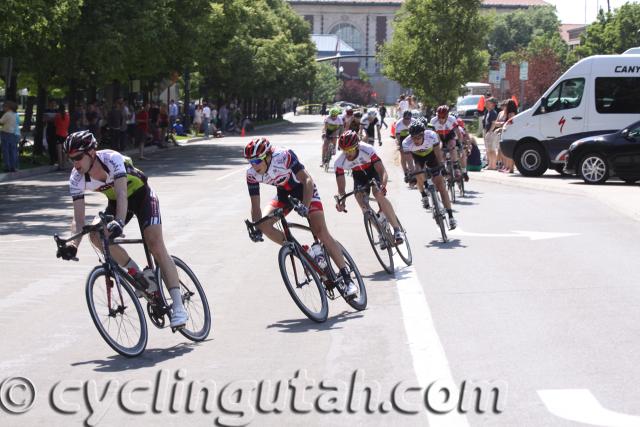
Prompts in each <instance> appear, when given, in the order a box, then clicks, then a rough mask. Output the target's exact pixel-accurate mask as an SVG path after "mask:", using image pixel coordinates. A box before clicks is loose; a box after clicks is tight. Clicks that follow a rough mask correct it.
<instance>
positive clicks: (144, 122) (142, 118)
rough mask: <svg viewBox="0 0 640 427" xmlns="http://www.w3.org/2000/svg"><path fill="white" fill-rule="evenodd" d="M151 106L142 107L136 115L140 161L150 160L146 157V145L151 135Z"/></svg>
mask: <svg viewBox="0 0 640 427" xmlns="http://www.w3.org/2000/svg"><path fill="white" fill-rule="evenodd" d="M148 110H149V104H147V105H145V106H140V108H139V109H138V112H137V113H136V115H135V119H136V143H137V144H138V159H140V160H148V159H147V158H146V157H145V156H144V145H145V144H146V143H147V137H148V135H149V111H148Z"/></svg>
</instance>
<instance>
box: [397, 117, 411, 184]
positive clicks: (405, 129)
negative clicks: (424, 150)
mask: <svg viewBox="0 0 640 427" xmlns="http://www.w3.org/2000/svg"><path fill="white" fill-rule="evenodd" d="M410 125H411V111H409V110H406V111H405V112H404V113H402V118H401V119H399V120H398V121H397V122H396V143H397V145H398V151H399V152H400V164H401V165H402V172H404V182H407V183H409V182H411V181H412V179H411V178H409V173H410V172H411V171H413V157H411V153H405V152H404V150H403V149H402V142H403V141H404V139H405V138H406V137H407V136H409V126H410Z"/></svg>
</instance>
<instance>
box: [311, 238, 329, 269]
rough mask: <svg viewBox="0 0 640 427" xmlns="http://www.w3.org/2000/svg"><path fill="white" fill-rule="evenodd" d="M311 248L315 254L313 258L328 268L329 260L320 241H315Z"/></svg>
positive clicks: (322, 266) (321, 266)
mask: <svg viewBox="0 0 640 427" xmlns="http://www.w3.org/2000/svg"><path fill="white" fill-rule="evenodd" d="M310 249H311V252H312V254H313V259H314V260H315V261H316V263H317V264H318V266H319V267H320V268H322V269H323V270H324V269H325V268H327V260H326V258H325V257H324V251H323V250H322V246H320V243H314V244H313V245H311V248H310Z"/></svg>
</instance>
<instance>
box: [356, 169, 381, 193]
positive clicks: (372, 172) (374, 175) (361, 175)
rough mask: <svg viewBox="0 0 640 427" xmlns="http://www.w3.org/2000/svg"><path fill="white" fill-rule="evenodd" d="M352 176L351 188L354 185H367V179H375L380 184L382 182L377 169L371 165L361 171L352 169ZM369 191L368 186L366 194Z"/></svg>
mask: <svg viewBox="0 0 640 427" xmlns="http://www.w3.org/2000/svg"><path fill="white" fill-rule="evenodd" d="M352 176H353V188H356V187H364V186H366V185H369V181H371V180H372V179H375V180H376V181H377V182H378V184H380V183H381V182H382V180H381V179H380V175H379V174H378V171H377V170H376V169H375V168H374V167H373V166H372V167H370V168H369V169H365V170H362V171H353V173H352ZM369 193H371V188H369V191H368V192H367V194H369Z"/></svg>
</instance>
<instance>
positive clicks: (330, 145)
mask: <svg viewBox="0 0 640 427" xmlns="http://www.w3.org/2000/svg"><path fill="white" fill-rule="evenodd" d="M322 138H323V140H327V151H326V153H325V155H324V158H323V159H322V167H323V168H324V171H325V172H329V165H330V164H331V157H332V156H333V155H334V154H335V153H336V144H335V143H334V142H333V141H334V140H335V138H327V137H326V135H322Z"/></svg>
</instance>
